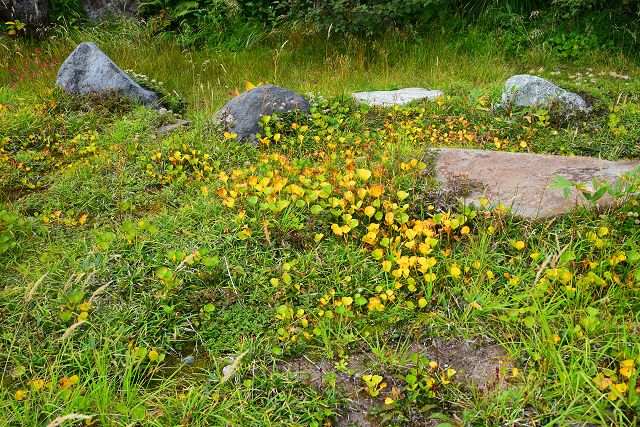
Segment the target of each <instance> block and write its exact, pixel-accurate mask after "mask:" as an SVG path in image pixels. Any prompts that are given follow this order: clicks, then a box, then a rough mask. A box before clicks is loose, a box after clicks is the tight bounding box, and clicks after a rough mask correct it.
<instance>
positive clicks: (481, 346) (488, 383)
mask: <svg viewBox="0 0 640 427" xmlns="http://www.w3.org/2000/svg"><path fill="white" fill-rule="evenodd" d="M411 350H412V351H413V352H414V353H417V354H420V355H424V356H426V357H428V358H429V360H433V361H436V362H438V365H440V366H448V367H451V368H453V369H455V370H456V372H457V374H456V380H457V382H463V383H465V384H467V385H469V386H472V387H476V388H477V389H478V391H480V392H491V391H494V390H496V389H503V388H504V387H506V385H507V381H506V377H505V373H506V370H507V369H508V367H509V361H508V357H507V354H506V353H505V351H504V350H503V349H502V347H500V346H499V345H497V344H491V343H488V342H483V341H480V340H477V341H475V340H463V339H458V338H454V339H440V338H438V339H435V340H433V341H432V342H430V343H428V344H426V345H425V344H422V343H415V344H413V346H412V347H411Z"/></svg>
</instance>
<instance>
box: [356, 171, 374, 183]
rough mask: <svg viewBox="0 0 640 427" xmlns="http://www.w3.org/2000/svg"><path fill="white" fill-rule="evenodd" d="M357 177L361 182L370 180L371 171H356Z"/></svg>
mask: <svg viewBox="0 0 640 427" xmlns="http://www.w3.org/2000/svg"><path fill="white" fill-rule="evenodd" d="M358 177H359V178H360V179H361V180H363V181H367V180H369V178H371V171H370V170H368V169H358Z"/></svg>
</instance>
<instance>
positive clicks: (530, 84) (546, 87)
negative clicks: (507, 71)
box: [502, 74, 591, 111]
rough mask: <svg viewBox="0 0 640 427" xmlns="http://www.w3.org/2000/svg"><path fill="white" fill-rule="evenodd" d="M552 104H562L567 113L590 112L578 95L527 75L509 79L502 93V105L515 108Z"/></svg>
mask: <svg viewBox="0 0 640 427" xmlns="http://www.w3.org/2000/svg"><path fill="white" fill-rule="evenodd" d="M554 102H559V103H560V104H562V106H563V107H564V109H565V110H567V111H589V110H591V108H590V107H589V106H588V105H587V103H586V101H585V100H584V99H582V97H580V95H578V94H576V93H573V92H569V91H567V90H564V89H562V88H561V87H559V86H556V85H555V84H553V83H551V82H550V81H548V80H545V79H543V78H541V77H537V76H530V75H528V74H519V75H516V76H512V77H510V78H509V79H508V80H507V81H506V83H505V84H504V90H503V91H502V103H503V104H511V105H515V106H517V107H546V106H548V105H549V104H550V103H554Z"/></svg>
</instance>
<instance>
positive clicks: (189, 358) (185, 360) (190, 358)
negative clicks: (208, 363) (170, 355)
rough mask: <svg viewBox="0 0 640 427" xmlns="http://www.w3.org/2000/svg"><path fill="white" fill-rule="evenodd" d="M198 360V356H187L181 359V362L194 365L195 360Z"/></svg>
mask: <svg viewBox="0 0 640 427" xmlns="http://www.w3.org/2000/svg"><path fill="white" fill-rule="evenodd" d="M195 361H196V358H195V357H193V356H185V357H183V358H182V359H180V364H181V365H193V362H195Z"/></svg>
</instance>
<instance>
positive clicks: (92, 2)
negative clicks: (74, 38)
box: [82, 0, 140, 22]
mask: <svg viewBox="0 0 640 427" xmlns="http://www.w3.org/2000/svg"><path fill="white" fill-rule="evenodd" d="M139 7H140V3H139V2H138V1H136V0H82V9H83V10H84V13H85V14H86V15H87V17H88V18H89V19H91V20H92V21H95V22H97V21H105V20H108V19H111V18H117V17H120V16H135V15H136V14H137V12H138V8H139Z"/></svg>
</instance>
